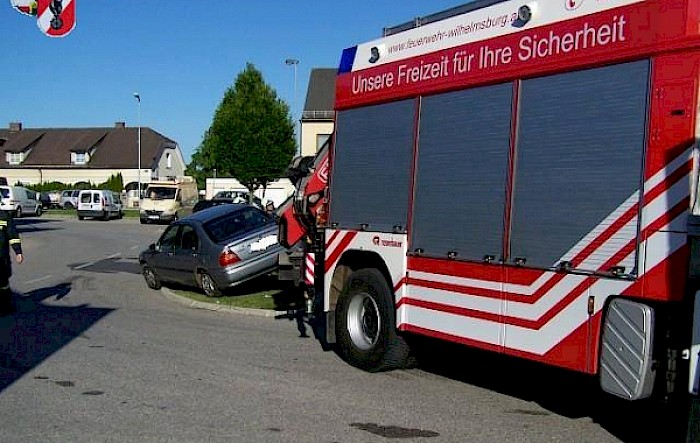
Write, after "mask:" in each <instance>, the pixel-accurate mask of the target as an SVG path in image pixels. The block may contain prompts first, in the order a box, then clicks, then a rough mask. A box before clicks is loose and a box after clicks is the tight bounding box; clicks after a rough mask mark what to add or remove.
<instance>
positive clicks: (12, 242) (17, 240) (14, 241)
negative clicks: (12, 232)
mask: <svg viewBox="0 0 700 443" xmlns="http://www.w3.org/2000/svg"><path fill="white" fill-rule="evenodd" d="M20 243H22V240H20V239H19V238H11V239H10V244H11V245H18V244H20Z"/></svg>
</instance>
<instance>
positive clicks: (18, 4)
mask: <svg viewBox="0 0 700 443" xmlns="http://www.w3.org/2000/svg"><path fill="white" fill-rule="evenodd" d="M10 4H11V5H12V7H13V8H15V10H16V11H17V12H21V13H22V14H25V15H32V16H34V15H36V11H37V7H38V5H37V2H36V0H10Z"/></svg>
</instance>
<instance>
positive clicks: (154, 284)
mask: <svg viewBox="0 0 700 443" xmlns="http://www.w3.org/2000/svg"><path fill="white" fill-rule="evenodd" d="M141 273H142V274H143V278H144V279H145V280H146V284H147V285H148V287H149V288H151V289H160V288H161V284H160V279H159V278H158V276H157V275H156V271H154V270H153V268H151V267H150V266H148V265H143V269H142V270H141Z"/></svg>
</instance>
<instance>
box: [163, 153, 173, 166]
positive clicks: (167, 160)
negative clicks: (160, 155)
mask: <svg viewBox="0 0 700 443" xmlns="http://www.w3.org/2000/svg"><path fill="white" fill-rule="evenodd" d="M165 164H166V168H168V169H172V168H173V157H172V156H171V155H170V153H169V152H168V153H167V154H165Z"/></svg>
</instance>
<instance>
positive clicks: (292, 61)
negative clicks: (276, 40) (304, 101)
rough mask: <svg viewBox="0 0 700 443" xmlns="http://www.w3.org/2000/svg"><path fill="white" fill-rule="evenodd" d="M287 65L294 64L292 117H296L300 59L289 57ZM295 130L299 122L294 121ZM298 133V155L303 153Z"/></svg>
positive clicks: (295, 130) (286, 61)
mask: <svg viewBox="0 0 700 443" xmlns="http://www.w3.org/2000/svg"><path fill="white" fill-rule="evenodd" d="M284 63H285V64H286V65H287V66H294V101H293V102H292V108H293V109H292V118H295V117H294V114H295V110H296V107H297V66H298V65H299V59H296V58H288V59H287V60H285V61H284ZM294 132H295V133H296V132H297V122H296V121H295V122H294ZM296 135H297V149H298V151H297V155H301V140H300V139H299V135H300V134H296Z"/></svg>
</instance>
